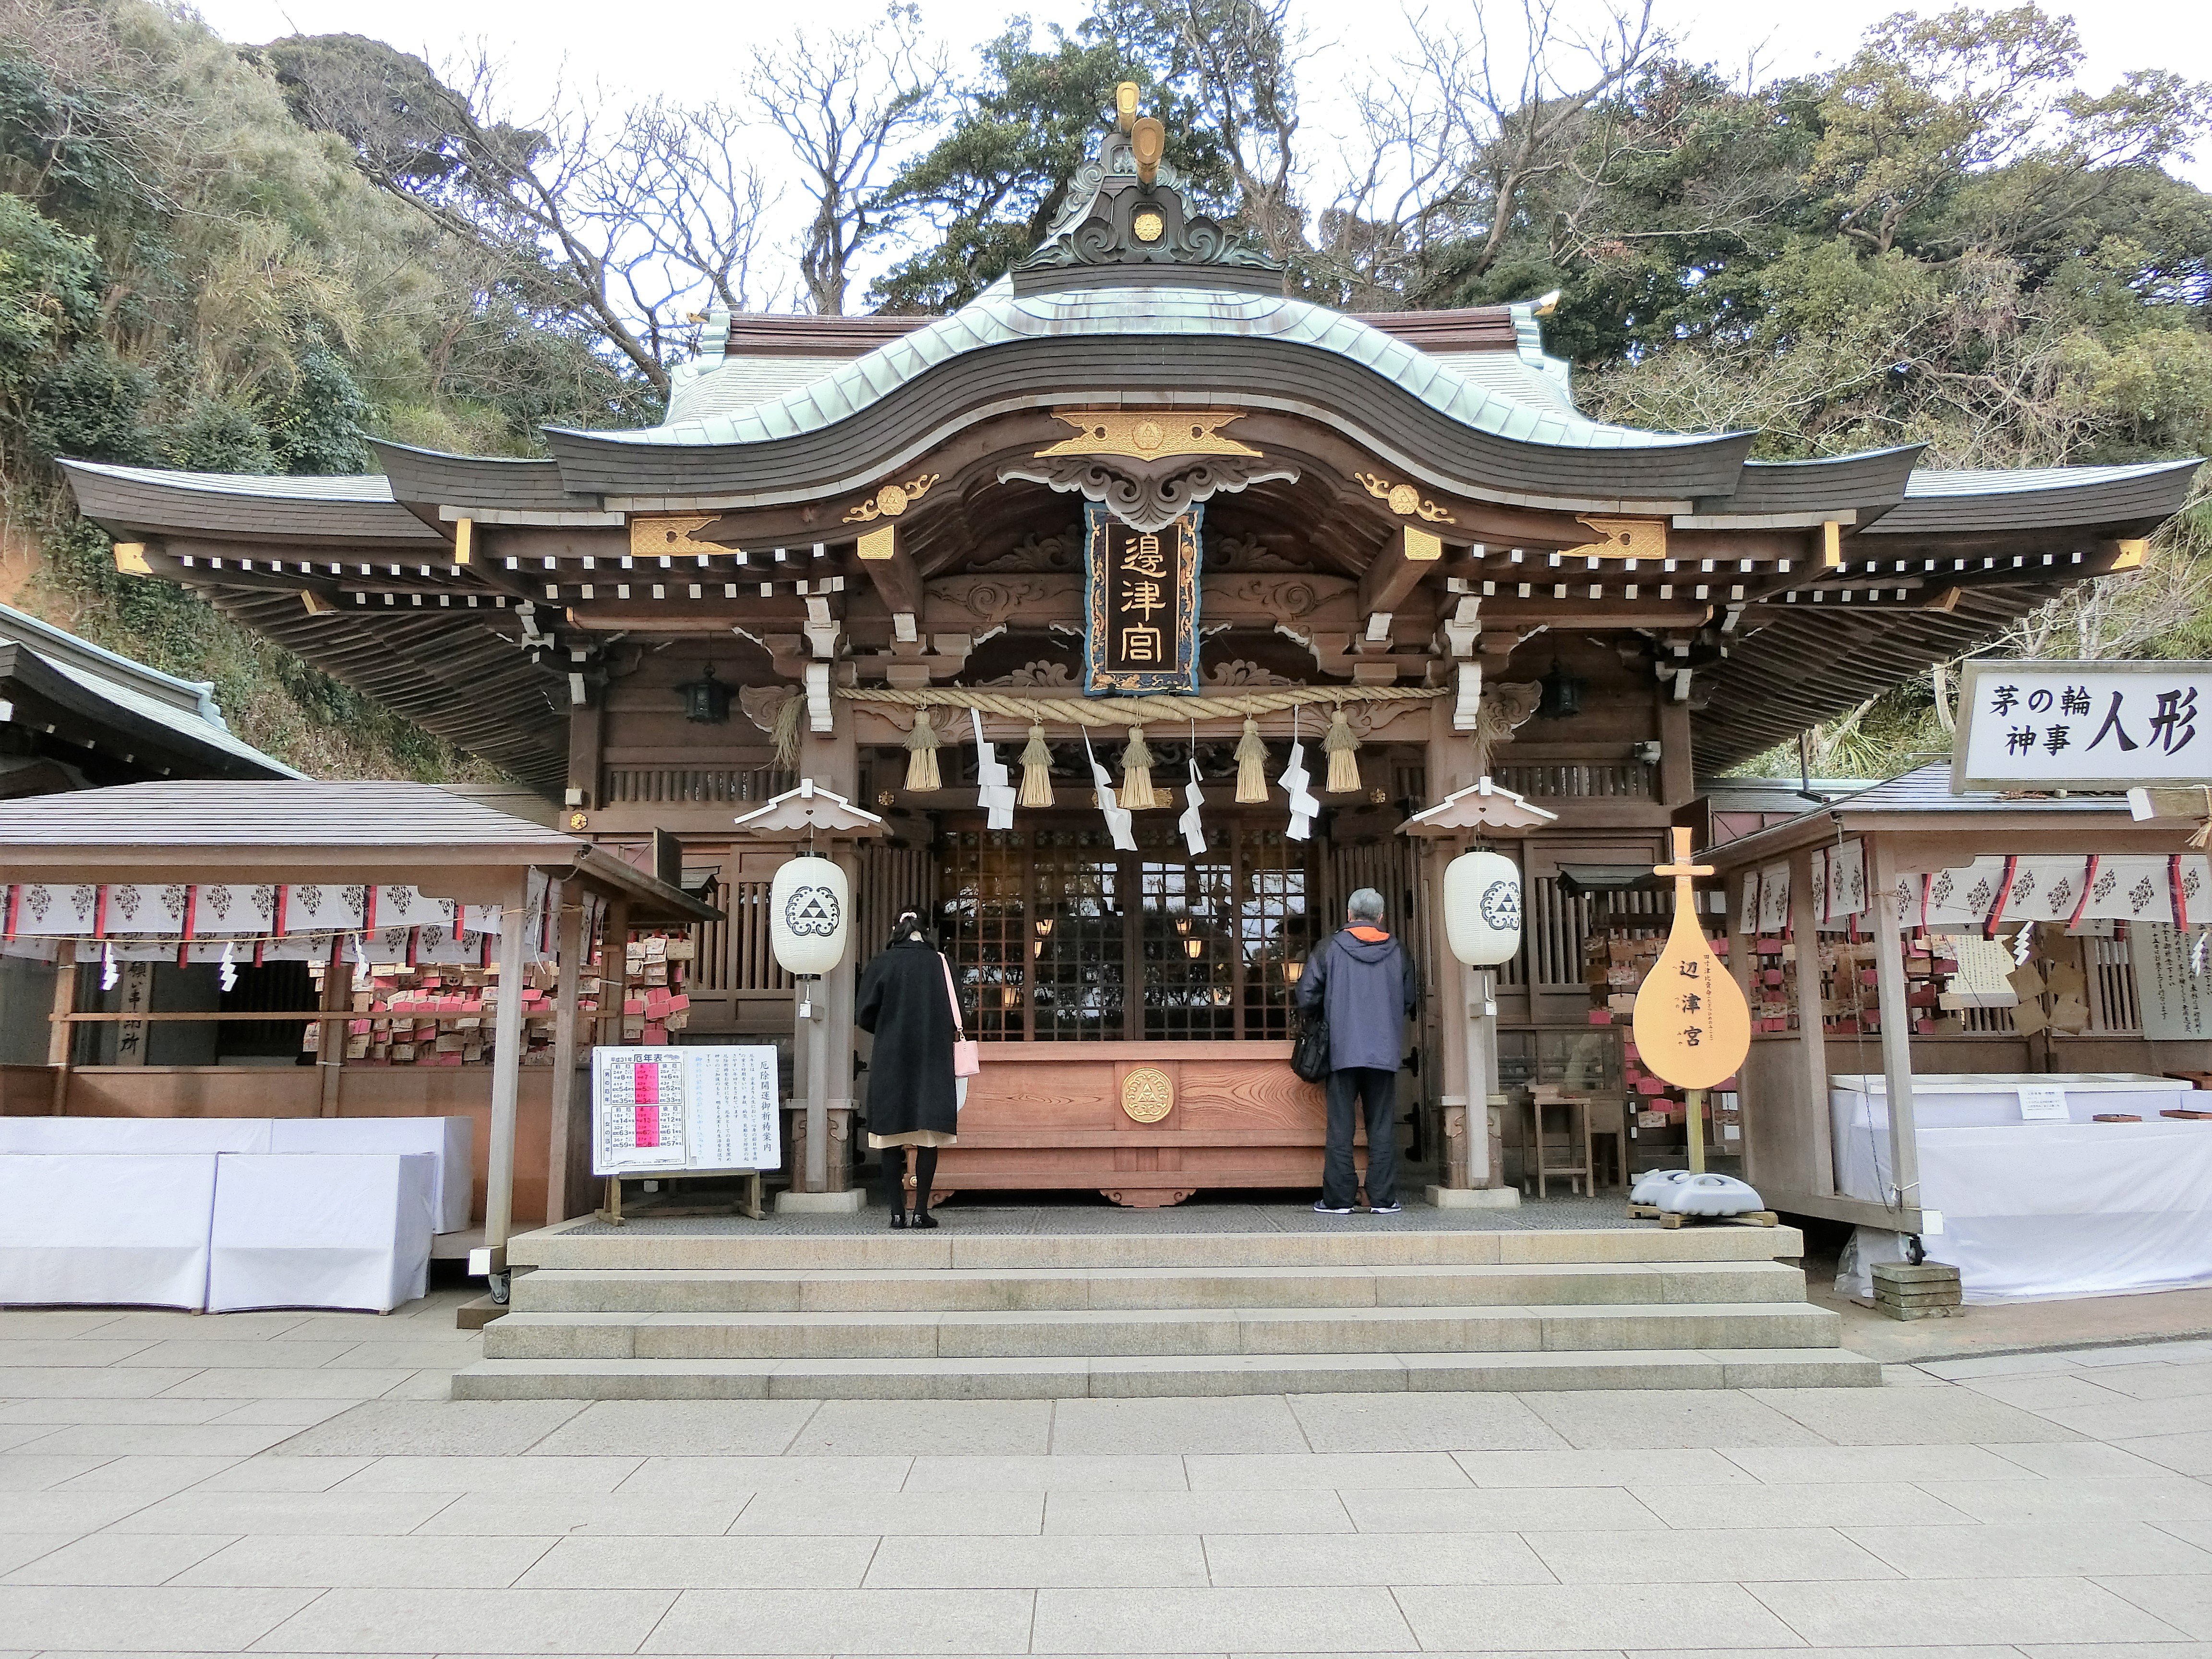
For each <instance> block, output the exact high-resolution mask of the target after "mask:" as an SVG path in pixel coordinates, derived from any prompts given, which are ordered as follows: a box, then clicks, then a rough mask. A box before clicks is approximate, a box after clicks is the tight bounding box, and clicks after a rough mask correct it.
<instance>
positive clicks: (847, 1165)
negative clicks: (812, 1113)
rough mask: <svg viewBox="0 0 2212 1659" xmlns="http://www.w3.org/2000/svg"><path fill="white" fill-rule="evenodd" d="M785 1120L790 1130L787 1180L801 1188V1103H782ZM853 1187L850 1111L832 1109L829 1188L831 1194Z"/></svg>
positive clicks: (803, 1145) (803, 1164)
mask: <svg viewBox="0 0 2212 1659" xmlns="http://www.w3.org/2000/svg"><path fill="white" fill-rule="evenodd" d="M784 1116H785V1121H787V1123H788V1124H789V1125H790V1128H791V1178H792V1181H793V1184H794V1185H795V1186H801V1187H803V1186H804V1185H805V1181H806V1104H805V1102H804V1101H796V1102H794V1101H786V1102H785V1103H784ZM852 1184H853V1109H852V1108H851V1107H849V1106H832V1107H831V1108H830V1109H829V1191H830V1192H832V1193H842V1192H843V1191H845V1190H846V1189H847V1188H849V1187H850V1186H851V1185H852Z"/></svg>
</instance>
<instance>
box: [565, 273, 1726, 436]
mask: <svg viewBox="0 0 2212 1659" xmlns="http://www.w3.org/2000/svg"><path fill="white" fill-rule="evenodd" d="M1532 325H1533V319H1532ZM1075 337H1089V338H1111V337H1119V338H1128V339H1146V338H1152V339H1157V340H1158V341H1159V342H1160V343H1161V345H1162V347H1163V348H1164V349H1168V350H1171V349H1172V342H1174V341H1175V340H1176V339H1177V338H1188V337H1242V338H1248V339H1272V340H1277V341H1282V342H1285V343H1291V344H1295V345H1303V346H1308V347H1310V348H1312V349H1314V350H1316V351H1325V352H1328V353H1329V354H1331V355H1332V356H1337V357H1341V358H1346V359H1348V360H1350V361H1351V362H1356V363H1359V364H1362V365H1363V366H1364V367H1365V368H1369V369H1371V370H1372V371H1373V372H1374V373H1376V374H1380V375H1381V376H1383V378H1384V379H1385V380H1389V381H1391V382H1392V383H1393V384H1395V385H1396V386H1399V387H1401V389H1403V390H1404V391H1406V392H1409V393H1410V394H1412V395H1413V397H1415V398H1419V399H1420V401H1422V402H1423V403H1425V404H1428V405H1429V406H1430V407H1431V408H1432V409H1434V410H1437V412H1439V413H1440V414H1443V415H1444V416H1448V417H1449V418H1450V419H1452V420H1454V421H1456V422H1460V423H1461V424H1462V425H1464V426H1466V427H1468V428H1471V429H1472V430H1474V431H1478V432H1482V433H1486V434H1488V435H1491V436H1492V437H1498V438H1505V439H1510V440H1514V441H1519V442H1522V443H1531V444H1545V445H1552V446H1556V447H1565V448H1576V449H1662V448H1668V447H1678V446H1684V445H1699V444H1709V443H1711V441H1712V438H1711V436H1710V435H1686V436H1684V435H1673V434H1668V433H1657V432H1639V431H1637V430H1636V429H1634V428H1630V427H1621V426H1609V425H1606V424H1604V423H1602V422H1597V421H1593V420H1591V419H1589V417H1588V416H1584V415H1582V414H1580V413H1578V412H1577V411H1576V410H1574V409H1573V408H1572V407H1571V405H1570V404H1567V402H1566V401H1565V398H1564V397H1563V396H1561V395H1560V394H1559V390H1558V389H1557V384H1556V383H1557V377H1556V376H1550V375H1546V378H1548V379H1552V380H1553V386H1549V387H1545V388H1542V389H1541V390H1540V389H1539V387H1538V386H1536V385H1534V384H1530V385H1529V386H1528V387H1527V389H1526V392H1524V394H1523V395H1522V396H1518V397H1516V396H1510V395H1508V392H1506V391H1505V390H1504V389H1501V388H1500V387H1499V386H1497V385H1496V384H1495V383H1494V381H1493V384H1492V385H1489V386H1485V385H1481V384H1478V383H1477V381H1476V380H1474V378H1472V377H1471V376H1469V375H1468V374H1462V372H1461V371H1460V370H1459V369H1458V368H1455V367H1454V366H1453V365H1451V364H1450V363H1449V362H1446V361H1445V360H1444V359H1443V358H1442V357H1440V356H1435V355H1432V354H1431V353H1428V352H1425V351H1422V350H1420V349H1418V348H1416V347H1414V346H1411V345H1408V344H1407V343H1405V342H1403V341H1401V340H1396V339H1394V338H1392V337H1390V336H1389V335H1388V334H1385V333H1383V331H1381V330H1379V329H1376V328H1374V327H1371V326H1370V325H1368V324H1366V323H1364V322H1361V321H1360V320H1358V319H1357V318H1353V317H1347V316H1346V315H1344V314H1343V313H1340V312H1335V311H1330V310H1328V309H1327V308H1325V307H1321V306H1317V305H1313V304H1310V303H1309V302H1307V301H1303V300H1292V299H1286V298H1284V297H1282V296H1280V295H1264V294H1246V293H1236V292H1231V291H1225V290H1223V289H1187V288H1162V287H1128V288H1097V289H1079V290H1074V291H1066V292H1055V293H1048V294H1036V295H1026V296H1023V295H1016V294H1014V293H1013V291H1012V288H1011V286H1009V285H1008V284H1007V283H1005V282H1003V281H1001V282H1000V283H994V284H993V286H992V287H991V288H989V289H987V290H985V292H984V293H983V294H982V295H980V296H978V297H977V298H976V299H975V301H972V302H970V303H969V304H968V305H966V306H963V307H961V309H960V310H958V311H957V312H955V313H953V314H952V315H951V316H949V317H941V318H939V319H937V320H935V321H934V322H932V323H930V324H928V325H926V326H924V327H921V328H919V329H917V330H915V332H913V333H912V334H908V335H907V336H905V337H902V338H900V339H897V340H895V341H892V342H890V343H888V344H886V345H883V346H880V347H878V349H875V350H873V351H871V352H869V353H868V354H867V355H866V356H862V357H858V358H855V359H853V360H852V361H850V362H844V363H842V364H839V365H838V366H837V367H836V368H832V369H829V371H828V372H826V373H824V374H821V375H820V376H819V377H818V378H815V379H812V380H809V381H808V383H807V384H805V385H803V386H793V387H791V388H790V389H788V390H786V391H782V392H780V393H775V394H772V395H769V396H767V397H765V398H762V399H761V400H760V401H758V402H751V403H748V404H745V405H744V406H742V407H735V408H732V407H728V406H727V403H728V401H729V400H728V399H726V398H723V397H718V396H716V395H715V393H716V392H718V391H720V388H719V387H716V386H715V385H714V382H715V380H716V378H717V376H718V375H720V374H723V373H726V370H722V369H718V370H714V371H709V372H707V373H703V374H697V375H696V376H693V377H687V378H686V380H685V381H684V384H683V385H682V386H681V387H680V388H679V391H678V395H677V397H676V398H675V399H674V401H673V402H672V403H671V409H670V414H671V417H672V418H671V419H670V420H668V421H667V422H665V423H663V424H662V425H659V426H656V427H647V428H642V429H640V430H636V431H629V432H598V433H593V434H592V437H594V438H596V439H598V440H600V441H611V442H618V443H629V444H646V445H655V446H659V445H687V446H714V445H724V444H753V443H768V442H773V441H776V440H779V439H785V438H793V437H797V436H799V435H803V434H805V433H810V432H816V431H819V430H821V429H823V428H826V427H829V426H833V425H835V424H836V423H837V422H840V421H842V420H845V419H847V418H848V417H850V416H853V415H855V414H857V413H859V412H860V410H864V409H866V408H867V407H868V406H869V405H870V404H873V403H875V402H876V401H877V400H878V399H879V398H883V397H884V396H885V395H887V394H888V393H890V392H892V391H893V390H895V389H896V388H897V387H899V386H903V385H905V384H907V383H908V382H909V381H911V380H915V379H916V378H918V377H919V376H920V375H921V374H923V373H925V372H926V371H927V370H929V369H931V368H936V367H937V366H938V365H939V364H941V363H945V362H950V361H951V360H953V359H954V358H957V357H960V356H965V355H967V354H969V353H971V352H978V351H984V350H987V349H990V348H991V347H993V346H1000V345H1009V344H1012V343H1017V342H1020V341H1026V340H1038V339H1048V338H1075ZM1498 356H1501V357H1510V358H1511V359H1512V360H1513V361H1516V362H1522V363H1523V364H1524V365H1525V362H1526V359H1525V356H1523V355H1522V354H1504V353H1501V354H1498ZM1539 356H1541V351H1540V352H1539ZM1544 373H1545V371H1544V370H1543V369H1542V368H1538V369H1536V370H1534V371H1533V372H1531V374H1530V379H1531V380H1532V381H1533V380H1534V379H1535V378H1536V376H1537V375H1538V374H1544ZM737 378H738V377H732V380H733V382H734V381H735V380H737ZM745 378H747V379H750V377H745ZM1483 378H1484V379H1485V380H1491V379H1492V376H1490V375H1487V374H1486V375H1485V376H1484V377H1483ZM753 384H755V385H757V384H758V382H757V381H754V382H753ZM729 389H730V390H731V391H735V390H737V386H736V385H735V384H732V386H731V387H730V388H729ZM1112 389H1113V388H1111V387H1107V386H1101V387H1100V388H1098V390H1100V391H1101V392H1107V391H1110V390H1112ZM1547 394H1548V395H1547ZM717 405H722V406H720V407H717Z"/></svg>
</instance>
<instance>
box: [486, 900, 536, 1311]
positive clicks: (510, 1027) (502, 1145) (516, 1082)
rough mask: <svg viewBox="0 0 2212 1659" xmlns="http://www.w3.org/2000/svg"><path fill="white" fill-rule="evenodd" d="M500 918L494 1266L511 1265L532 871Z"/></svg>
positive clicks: (490, 1234)
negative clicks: (509, 1242)
mask: <svg viewBox="0 0 2212 1659" xmlns="http://www.w3.org/2000/svg"><path fill="white" fill-rule="evenodd" d="M501 908H503V910H504V911H505V914H504V915H501V917H500V920H499V1012H498V1014H497V1016H496V1017H495V1018H494V1019H493V1021H492V1043H493V1048H492V1059H491V1165H490V1168H489V1170H488V1172H487V1174H486V1178H485V1182H484V1245H485V1248H487V1249H489V1250H491V1251H493V1252H494V1255H493V1258H492V1271H493V1272H495V1273H503V1272H505V1271H506V1269H507V1254H506V1253H507V1235H508V1234H509V1233H510V1232H512V1231H513V1225H514V1125H515V1115H516V1103H517V1099H518V1097H519V1093H520V1085H521V1073H522V1041H523V1038H522V1030H523V1027H522V972H523V962H524V960H525V953H524V950H523V946H524V945H525V944H526V941H527V939H528V937H529V935H528V929H529V925H530V915H529V910H530V878H529V876H528V874H527V873H525V874H524V876H523V877H522V878H521V879H520V880H519V881H518V882H516V883H515V885H514V890H513V894H512V895H511V896H509V898H508V899H507V902H506V903H505V904H504V905H503V906H502V907H501Z"/></svg>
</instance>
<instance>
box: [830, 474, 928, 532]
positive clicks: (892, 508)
mask: <svg viewBox="0 0 2212 1659" xmlns="http://www.w3.org/2000/svg"><path fill="white" fill-rule="evenodd" d="M939 476H940V475H939V474H938V473H935V472H925V473H923V474H922V475H921V477H918V478H912V479H909V480H908V481H907V482H906V483H902V484H895V483H887V484H885V485H884V487H883V488H882V489H878V491H877V492H876V493H875V494H874V495H871V496H869V497H868V499H867V500H866V501H862V502H861V503H860V505H859V506H858V507H854V508H852V509H851V510H850V511H849V512H848V513H846V514H845V518H844V522H845V523H847V524H866V523H867V522H868V521H869V520H872V519H879V518H880V519H896V517H898V515H899V514H900V513H903V512H905V511H906V510H907V508H908V507H912V506H913V505H914V504H915V502H916V501H920V500H921V498H922V497H923V496H924V495H927V494H929V488H930V486H931V485H932V484H933V483H936V482H937V480H938V478H939Z"/></svg>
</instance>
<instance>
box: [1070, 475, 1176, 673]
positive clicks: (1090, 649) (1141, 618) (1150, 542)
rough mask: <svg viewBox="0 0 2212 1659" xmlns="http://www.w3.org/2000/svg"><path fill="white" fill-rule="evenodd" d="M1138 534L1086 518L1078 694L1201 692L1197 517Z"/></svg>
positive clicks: (1097, 509) (1092, 514) (1105, 517)
mask: <svg viewBox="0 0 2212 1659" xmlns="http://www.w3.org/2000/svg"><path fill="white" fill-rule="evenodd" d="M1203 510H1204V509H1203V508H1200V507H1192V508H1191V509H1190V510H1189V511H1188V513H1183V514H1182V516H1181V517H1180V518H1178V519H1176V520H1174V521H1173V522H1171V523H1170V524H1168V525H1167V526H1164V527H1163V528H1161V529H1158V530H1137V529H1133V528H1132V527H1131V526H1128V525H1126V524H1124V523H1122V522H1121V520H1119V519H1117V518H1115V516H1114V514H1113V513H1112V512H1111V511H1110V510H1109V509H1108V508H1106V507H1102V506H1097V505H1093V506H1091V507H1089V508H1087V509H1086V511H1085V529H1086V531H1087V532H1088V533H1087V535H1086V537H1085V561H1084V599H1085V605H1084V635H1085V638H1084V647H1083V690H1084V692H1085V695H1086V696H1094V697H1099V696H1152V695H1157V694H1158V693H1160V692H1163V691H1195V690H1198V562H1199V541H1198V526H1199V515H1200V513H1201V512H1202V511H1203Z"/></svg>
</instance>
